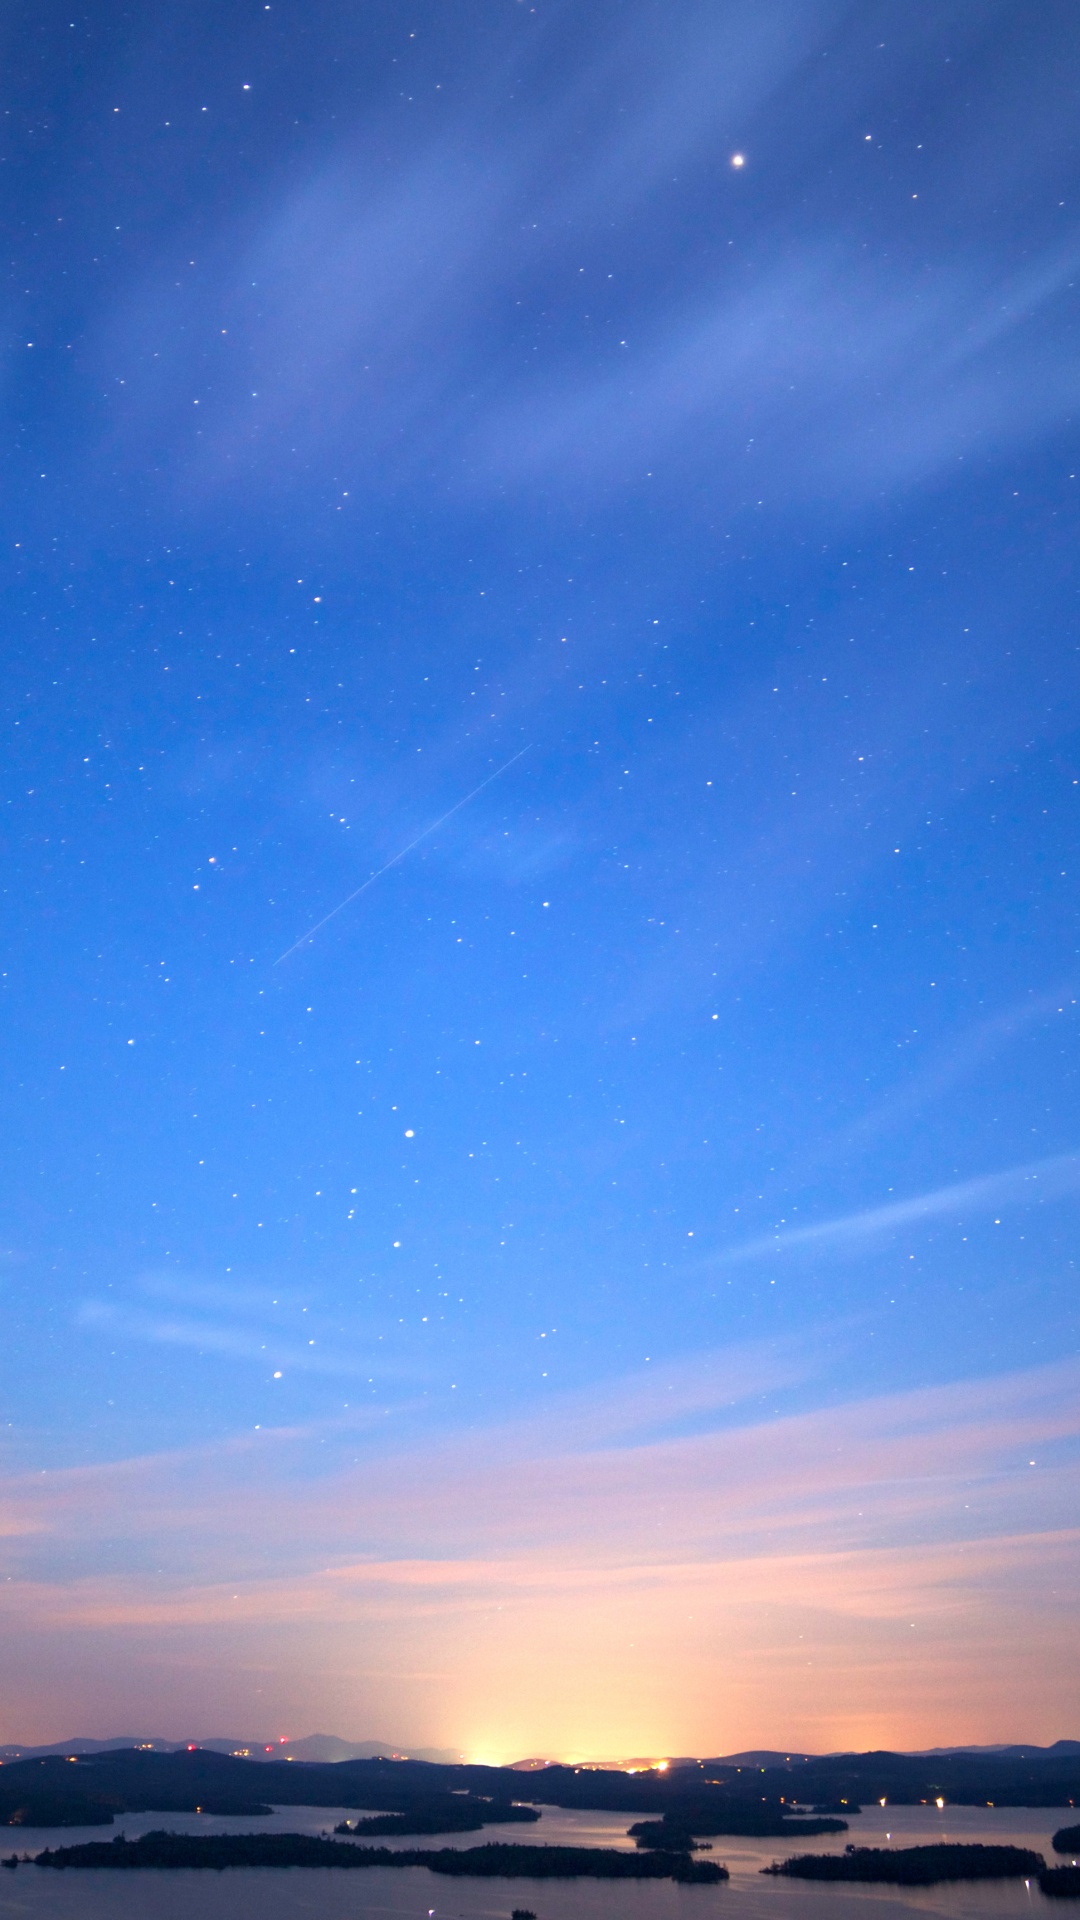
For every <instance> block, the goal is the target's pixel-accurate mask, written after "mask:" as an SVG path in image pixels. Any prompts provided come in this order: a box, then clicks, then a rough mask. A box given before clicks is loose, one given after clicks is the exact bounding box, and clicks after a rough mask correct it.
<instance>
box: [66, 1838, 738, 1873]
mask: <svg viewBox="0 0 1080 1920" xmlns="http://www.w3.org/2000/svg"><path fill="white" fill-rule="evenodd" d="M33 1864H34V1865H35V1866H38V1867H53V1868H58V1869H67V1868H70V1867H91V1868H106V1869H110V1870H114V1871H115V1870H116V1869H121V1870H123V1869H128V1870H131V1869H139V1868H150V1869H161V1868H185V1869H190V1868H199V1867H201V1868H207V1869H210V1870H213V1871H216V1872H222V1871H224V1869H225V1868H227V1867H336V1868H346V1869H358V1868H363V1867H427V1868H429V1869H430V1871H431V1872H432V1873H444V1874H451V1875H456V1876H459V1877H470V1878H471V1877H481V1878H485V1879H490V1878H499V1879H529V1880H573V1879H591V1880H681V1881H690V1882H700V1883H704V1882H715V1881H718V1880H726V1879H727V1877H728V1874H727V1869H726V1868H725V1867H719V1866H714V1865H713V1863H712V1862H711V1861H704V1860H692V1859H691V1858H690V1856H689V1854H680V1853H645V1854H642V1853H616V1852H615V1851H613V1850H612V1849H611V1848H602V1847H530V1846H507V1845H505V1844H504V1845H489V1846H484V1847H462V1848H460V1849H457V1848H453V1847H441V1848H439V1849H438V1850H437V1851H430V1852H429V1851H426V1850H424V1849H421V1848H416V1847H402V1848H401V1849H400V1850H399V1849H391V1848H389V1847H354V1846H351V1845H349V1844H348V1842H344V1843H343V1842H342V1841H340V1840H322V1839H318V1838H316V1837H315V1836H314V1835H312V1834H306V1833H228V1834H225V1833H214V1834H189V1833H163V1832H162V1833H147V1834H143V1836H142V1837H141V1839H138V1840H126V1839H125V1838H124V1836H123V1834H117V1836H116V1839H115V1840H112V1841H103V1840H88V1841H86V1842H84V1843H83V1845H81V1846H75V1847H47V1848H46V1849H45V1851H44V1852H43V1853H39V1854H37V1855H36V1856H35V1859H34V1863H33Z"/></svg>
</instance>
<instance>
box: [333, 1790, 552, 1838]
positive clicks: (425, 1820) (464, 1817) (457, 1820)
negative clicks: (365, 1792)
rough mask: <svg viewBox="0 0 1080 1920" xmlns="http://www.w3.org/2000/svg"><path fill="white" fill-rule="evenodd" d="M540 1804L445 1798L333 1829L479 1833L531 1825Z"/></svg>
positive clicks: (382, 1832)
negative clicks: (496, 1803) (434, 1803)
mask: <svg viewBox="0 0 1080 1920" xmlns="http://www.w3.org/2000/svg"><path fill="white" fill-rule="evenodd" d="M539 1818H540V1809H539V1807H515V1806H506V1805H502V1806H490V1805H489V1804H488V1803H487V1802H486V1801H483V1800H479V1801H478V1800H464V1799H462V1800H458V1801H453V1800H451V1801H449V1803H448V1802H447V1801H446V1800H444V1801H442V1802H440V1803H439V1804H438V1805H437V1806H430V1807H425V1806H416V1807H413V1808H412V1809H411V1811H410V1812H408V1813H373V1814H371V1815H369V1817H368V1818H367V1819H366V1820H341V1821H339V1822H338V1824H337V1826H336V1827H335V1828H334V1832H335V1833H338V1834H341V1835H342V1836H343V1837H344V1838H352V1837H354V1836H357V1835H359V1834H370V1835H371V1836H372V1837H373V1838H374V1837H375V1836H376V1835H382V1836H384V1837H388V1836H390V1835H392V1834H393V1835H397V1834H409V1833H478V1832H479V1830H480V1828H481V1827H486V1826H512V1825H518V1824H520V1825H529V1826H531V1825H532V1824H533V1823H534V1822H535V1821H537V1820H539Z"/></svg>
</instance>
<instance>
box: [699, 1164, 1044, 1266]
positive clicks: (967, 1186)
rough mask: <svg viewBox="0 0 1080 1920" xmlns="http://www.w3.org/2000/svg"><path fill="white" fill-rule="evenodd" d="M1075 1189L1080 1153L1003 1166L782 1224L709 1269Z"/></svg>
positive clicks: (858, 1240) (839, 1244) (851, 1243)
mask: <svg viewBox="0 0 1080 1920" xmlns="http://www.w3.org/2000/svg"><path fill="white" fill-rule="evenodd" d="M1077 1188H1080V1153H1059V1154H1054V1155H1052V1156H1051V1157H1050V1158H1049V1159H1047V1160H1033V1161H1030V1162H1028V1163H1027V1164H1026V1165H1024V1166H1019V1167H1006V1168H1004V1169H1003V1170H1002V1171H1001V1172H1000V1173H988V1174H983V1175H981V1176H980V1177H979V1178H978V1179H975V1180H958V1181H956V1183H955V1184H954V1185H952V1186H948V1187H935V1188H933V1189H932V1191H931V1192H929V1193H919V1194H914V1195H912V1197H911V1198H910V1199H908V1200H892V1201H889V1202H887V1203H886V1205H884V1206H881V1207H867V1208H864V1209H863V1210H862V1211H860V1212H858V1213H848V1214H843V1215H841V1216H840V1217H839V1218H838V1219H833V1220H822V1221H819V1222H818V1223H817V1224H816V1225H814V1226H807V1227H789V1226H787V1225H786V1224H785V1225H783V1226H781V1227H778V1228H777V1229H776V1231H775V1232H774V1233H763V1234H760V1235H759V1236H758V1237H757V1238H756V1239H754V1240H748V1241H746V1242H745V1243H744V1244H743V1245H742V1246H741V1247H731V1248H729V1249H728V1250H727V1251H726V1252H723V1253H720V1254H717V1255H716V1256H715V1258H714V1260H713V1261H712V1262H710V1264H715V1265H720V1266H733V1265H736V1264H738V1263H739V1262H740V1261H744V1260H760V1259H762V1258H763V1257H765V1256H766V1255H769V1254H786V1253H795V1252H797V1251H799V1250H800V1249H802V1248H805V1247H828V1248H832V1249H835V1250H836V1251H842V1250H843V1249H844V1248H845V1247H856V1246H863V1245H865V1244H867V1243H868V1242H870V1241H874V1240H880V1239H885V1238H887V1237H888V1235H890V1234H892V1233H894V1232H896V1230H897V1229H898V1228H902V1227H909V1226H916V1225H918V1224H919V1223H920V1222H922V1221H924V1220H940V1219H950V1220H953V1221H955V1222H956V1223H957V1224H961V1223H963V1222H965V1221H970V1220H972V1219H980V1218H985V1216H986V1215H987V1214H988V1213H989V1212H990V1211H991V1209H992V1208H994V1207H1015V1206H1025V1207H1030V1206H1039V1205H1041V1204H1043V1203H1044V1202H1049V1201H1051V1200H1060V1199H1063V1198H1064V1197H1065V1196H1066V1195H1068V1194H1071V1193H1075V1192H1076V1190H1077Z"/></svg>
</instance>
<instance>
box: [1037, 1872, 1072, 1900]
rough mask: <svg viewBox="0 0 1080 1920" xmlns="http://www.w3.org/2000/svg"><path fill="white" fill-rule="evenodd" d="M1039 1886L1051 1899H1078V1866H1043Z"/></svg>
mask: <svg viewBox="0 0 1080 1920" xmlns="http://www.w3.org/2000/svg"><path fill="white" fill-rule="evenodd" d="M1039 1886H1040V1888H1041V1890H1042V1892H1043V1893H1046V1894H1049V1896H1050V1898H1051V1900H1080V1867H1044V1869H1043V1871H1042V1873H1040V1875H1039Z"/></svg>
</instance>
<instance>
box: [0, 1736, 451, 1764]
mask: <svg viewBox="0 0 1080 1920" xmlns="http://www.w3.org/2000/svg"><path fill="white" fill-rule="evenodd" d="M131 1747H138V1748H140V1749H141V1750H142V1751H143V1752H144V1753H185V1752H186V1751H187V1750H188V1749H189V1748H192V1747H198V1748H201V1749H202V1750H203V1751H204V1752H207V1753H229V1754H232V1755H233V1756H234V1757H235V1758H236V1759H243V1760H309V1761H321V1762H323V1763H333V1762H335V1761H339V1760H429V1761H432V1762H433V1763H434V1764H435V1765H436V1766H443V1767H452V1766H456V1765H457V1764H458V1763H459V1762H460V1761H461V1760H462V1759H463V1758H464V1756H463V1754H462V1753H461V1752H460V1751H459V1750H458V1748H456V1747H394V1746H388V1745H387V1744H386V1742H385V1741H382V1740H340V1739H339V1738H338V1736H337V1734H336V1733H309V1734H307V1735H306V1737H305V1738H304V1739H302V1740H281V1739H279V1740H275V1741H265V1740H250V1739H249V1740H226V1739H224V1738H220V1737H219V1738H215V1739H212V1740H161V1739H157V1738H151V1737H150V1736H149V1735H148V1734H139V1733H118V1734H116V1735H114V1737H113V1738H112V1739H111V1740H88V1739H82V1738H79V1739H75V1740H56V1741H54V1742H53V1743H52V1745H50V1746H45V1747H19V1746H8V1747H0V1760H42V1759H45V1758H46V1756H48V1755H50V1754H59V1753H78V1754H93V1753H114V1752H116V1751H117V1749H119V1748H131Z"/></svg>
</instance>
